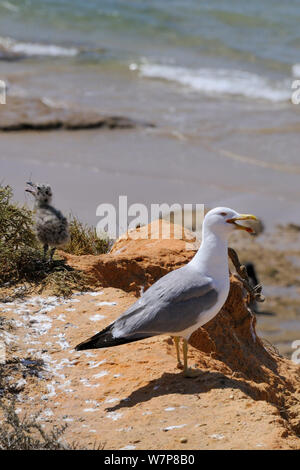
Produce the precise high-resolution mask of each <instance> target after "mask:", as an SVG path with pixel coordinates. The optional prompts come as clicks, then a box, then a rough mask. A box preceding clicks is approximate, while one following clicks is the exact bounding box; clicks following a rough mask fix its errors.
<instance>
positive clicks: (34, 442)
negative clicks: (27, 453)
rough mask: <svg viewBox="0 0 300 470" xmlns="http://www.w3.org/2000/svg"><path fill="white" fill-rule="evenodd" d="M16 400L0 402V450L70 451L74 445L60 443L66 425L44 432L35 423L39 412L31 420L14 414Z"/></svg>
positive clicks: (55, 426)
mask: <svg viewBox="0 0 300 470" xmlns="http://www.w3.org/2000/svg"><path fill="white" fill-rule="evenodd" d="M15 406H16V399H15V398H13V399H11V400H9V401H8V404H5V403H4V401H3V400H1V401H0V409H1V410H2V412H3V418H4V420H3V423H1V428H0V450H72V449H75V446H74V445H71V446H70V445H69V444H67V443H64V442H63V441H62V436H63V434H64V432H65V430H66V429H67V425H66V424H64V425H61V426H57V425H54V426H53V428H52V430H51V431H50V432H45V431H44V429H43V428H42V426H41V425H40V424H39V423H38V422H37V420H38V419H39V417H40V415H41V411H40V412H38V413H36V414H35V415H34V416H33V417H32V418H28V417H27V416H26V415H25V416H24V417H23V418H22V419H20V418H19V416H18V414H17V413H16V407H15Z"/></svg>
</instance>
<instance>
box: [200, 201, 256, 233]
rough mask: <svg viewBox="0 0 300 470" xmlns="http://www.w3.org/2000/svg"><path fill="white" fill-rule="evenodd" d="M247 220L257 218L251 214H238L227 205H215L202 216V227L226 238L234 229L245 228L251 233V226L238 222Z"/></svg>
mask: <svg viewBox="0 0 300 470" xmlns="http://www.w3.org/2000/svg"><path fill="white" fill-rule="evenodd" d="M247 220H257V218H256V217H255V215H252V214H239V213H238V212H236V211H234V210H233V209H229V208H228V207H216V208H215V209H212V210H211V211H209V212H208V213H207V214H206V216H205V217H204V221H203V227H204V229H205V230H209V231H210V232H213V233H215V234H216V235H218V236H220V237H221V238H224V239H227V238H228V237H229V235H230V234H231V233H233V232H234V231H235V230H245V231H246V232H248V233H253V229H252V228H251V227H249V226H248V227H247V226H246V225H242V224H240V223H239V222H240V221H247Z"/></svg>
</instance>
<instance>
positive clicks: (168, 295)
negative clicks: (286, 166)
mask: <svg viewBox="0 0 300 470" xmlns="http://www.w3.org/2000/svg"><path fill="white" fill-rule="evenodd" d="M250 219H254V220H257V219H256V217H255V216H254V215H251V214H239V213H237V212H236V211H234V210H232V209H229V208H227V207H217V208H215V209H213V210H211V211H209V212H208V213H207V214H206V216H205V218H204V221H203V226H202V243H201V246H200V248H199V250H198V251H197V253H196V255H195V256H194V257H193V259H192V260H191V261H190V262H189V263H188V264H186V265H185V266H183V267H182V268H179V269H176V270H174V271H172V272H170V273H168V274H167V275H166V276H164V277H162V278H161V279H159V280H158V281H157V282H155V283H154V284H153V285H152V286H151V287H150V288H149V289H148V290H147V291H146V292H145V293H144V294H143V295H142V296H141V297H140V298H139V299H138V300H137V301H136V302H135V303H134V304H133V305H132V306H131V307H129V308H128V309H127V310H126V311H125V312H124V313H123V314H122V315H121V316H120V317H119V318H118V319H117V320H115V321H114V322H113V323H111V324H110V325H108V326H107V327H106V328H105V329H104V330H102V331H100V333H97V334H96V335H95V336H93V337H92V338H89V339H88V340H86V341H84V342H82V343H80V344H79V345H78V346H76V350H77V351H80V350H84V349H97V348H107V347H112V346H117V345H119V344H124V343H130V342H132V341H139V340H141V339H144V338H149V337H151V336H156V335H163V334H168V335H171V336H173V337H174V340H175V346H176V353H177V360H178V364H177V365H178V367H180V368H182V364H181V362H180V350H179V338H180V337H181V338H183V359H184V363H183V372H184V376H185V377H194V376H196V375H197V374H198V371H195V370H191V369H189V368H188V361H187V349H188V340H189V338H190V337H191V335H192V333H193V332H194V331H195V330H197V329H198V328H199V327H200V326H203V325H205V323H207V322H209V321H210V320H211V319H212V318H214V317H215V316H216V315H217V313H218V312H219V311H220V309H221V308H222V306H223V305H224V303H225V301H226V299H227V296H228V292H229V285H230V282H229V267H228V254H227V250H228V242H227V240H228V237H229V235H230V234H231V233H232V232H233V231H234V230H237V229H238V230H246V231H247V232H250V233H251V232H253V230H252V229H251V228H250V227H246V226H244V225H239V224H238V221H239V220H250Z"/></svg>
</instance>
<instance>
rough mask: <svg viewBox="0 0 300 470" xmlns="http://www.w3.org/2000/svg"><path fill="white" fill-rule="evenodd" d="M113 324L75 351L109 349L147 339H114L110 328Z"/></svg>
mask: <svg viewBox="0 0 300 470" xmlns="http://www.w3.org/2000/svg"><path fill="white" fill-rule="evenodd" d="M113 326H114V324H113V323H112V324H111V325H108V326H107V327H106V328H104V330H102V331H100V332H99V333H97V334H96V335H95V336H92V337H91V338H88V339H87V340H85V341H83V342H82V343H80V344H78V345H77V346H76V348H75V349H76V351H83V350H84V349H100V348H111V347H113V346H118V345H120V344H126V343H132V342H134V341H139V340H140V339H144V338H148V337H149V336H136V337H135V338H133V337H131V338H129V337H127V338H115V337H114V336H113V334H112V327H113Z"/></svg>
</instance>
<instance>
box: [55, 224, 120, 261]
mask: <svg viewBox="0 0 300 470" xmlns="http://www.w3.org/2000/svg"><path fill="white" fill-rule="evenodd" d="M69 230H70V236H71V239H70V242H69V243H68V244H67V245H65V246H64V247H63V250H64V251H66V252H67V253H71V254H73V255H101V254H104V253H108V252H109V250H110V248H111V245H112V241H111V240H110V239H109V237H108V236H107V235H106V234H103V237H101V238H99V237H98V235H97V232H96V229H95V228H94V227H89V226H88V225H85V224H83V223H82V222H80V221H79V220H78V219H77V218H76V217H74V216H72V215H71V216H70V218H69Z"/></svg>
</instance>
